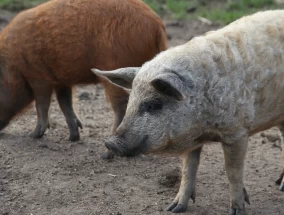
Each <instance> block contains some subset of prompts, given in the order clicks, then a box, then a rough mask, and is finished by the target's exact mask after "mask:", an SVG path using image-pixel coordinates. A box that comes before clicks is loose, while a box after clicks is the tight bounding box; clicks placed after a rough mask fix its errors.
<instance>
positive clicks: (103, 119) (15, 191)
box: [0, 12, 284, 215]
mask: <svg viewBox="0 0 284 215" xmlns="http://www.w3.org/2000/svg"><path fill="white" fill-rule="evenodd" d="M10 17H11V16H10V15H7V14H6V15H5V14H4V13H2V12H0V30H1V28H2V27H4V26H5V25H6V24H7V23H8V22H9V21H10ZM165 23H166V26H167V31H168V35H169V43H170V46H176V45H179V44H182V43H185V42H186V41H188V40H190V39H191V38H192V37H194V36H196V35H199V34H202V33H204V32H206V31H209V30H212V29H216V28H218V27H219V26H217V25H208V24H206V23H204V22H201V21H196V20H191V21H186V22H178V21H165ZM77 96H78V102H77V104H76V105H75V106H76V107H77V109H78V114H79V116H80V118H81V121H82V123H83V126H84V129H83V130H82V131H81V141H79V142H76V143H71V142H69V141H68V140H67V139H68V135H69V133H68V128H67V125H66V123H65V120H64V117H63V114H62V112H61V111H60V110H59V107H58V105H57V103H56V102H55V100H54V99H53V103H52V106H51V110H50V116H51V129H49V130H48V132H47V133H46V134H45V136H44V137H43V138H42V139H39V140H33V139H31V138H30V137H29V136H28V134H29V133H30V132H31V131H32V130H33V129H34V127H35V125H36V112H35V107H34V105H33V106H32V108H31V109H29V110H28V111H27V112H25V113H24V114H23V115H21V116H20V117H18V118H16V119H15V120H13V122H11V123H10V125H9V126H8V127H7V128H6V129H5V130H4V131H2V132H1V136H0V214H2V215H97V214H98V215H101V214H102V215H111V214H113V215H130V214H131V215H133V214H152V215H156V214H161V215H166V214H171V213H170V212H167V211H166V208H167V206H168V205H169V204H170V203H171V201H172V200H173V198H174V197H175V195H176V194H177V191H178V187H179V182H180V166H181V161H180V158H178V157H160V156H155V155H148V156H144V155H141V156H138V157H136V158H131V159H129V158H118V157H115V159H114V160H113V161H111V162H110V161H104V160H102V159H101V158H100V154H101V153H102V152H104V151H105V147H104V145H103V143H104V140H106V139H107V138H108V137H109V136H110V130H111V124H112V119H113V115H112V112H111V110H110V108H109V105H108V104H107V103H106V102H105V96H104V91H103V89H102V88H101V87H100V86H98V87H95V86H80V87H78V88H77ZM278 132H279V131H278V129H277V128H272V129H270V130H267V131H265V132H263V133H262V134H256V135H254V136H252V137H251V138H250V141H249V142H250V144H249V149H248V154H247V159H246V168H245V184H246V187H247V191H248V192H249V194H250V201H251V205H250V206H247V211H248V213H249V214H251V215H268V214H269V215H284V209H283V203H284V193H283V192H280V191H279V190H278V186H276V185H275V180H276V179H277V178H278V176H279V175H280V173H281V171H282V164H283V161H282V160H281V159H282V158H281V147H280V142H279V141H280V140H279V136H278V135H279V134H278ZM228 207H229V191H228V181H227V178H226V174H225V169H224V159H223V153H222V149H221V146H220V144H211V145H210V144H209V145H206V146H205V147H204V151H203V153H202V159H201V164H200V169H199V172H198V182H197V196H196V203H195V204H193V203H192V202H190V203H189V207H188V210H187V212H186V213H185V214H192V215H207V214H210V215H220V214H227V211H228Z"/></svg>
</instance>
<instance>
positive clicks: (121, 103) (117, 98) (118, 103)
mask: <svg viewBox="0 0 284 215" xmlns="http://www.w3.org/2000/svg"><path fill="white" fill-rule="evenodd" d="M103 85H104V88H105V93H106V97H107V100H108V101H109V102H110V103H111V107H112V109H113V111H114V121H113V126H112V134H114V133H115V132H116V129H117V128H118V126H119V125H120V123H121V121H122V119H123V117H124V115H125V111H126V107H127V102H128V97H129V94H128V93H127V92H126V91H125V90H123V89H121V88H119V87H117V86H115V85H113V84H111V83H109V82H103ZM113 157H114V154H113V153H112V152H111V151H109V150H108V151H107V152H105V153H103V154H102V155H101V158H102V159H105V160H109V159H112V158H113Z"/></svg>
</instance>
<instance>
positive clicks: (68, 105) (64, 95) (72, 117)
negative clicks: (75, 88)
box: [55, 86, 83, 141]
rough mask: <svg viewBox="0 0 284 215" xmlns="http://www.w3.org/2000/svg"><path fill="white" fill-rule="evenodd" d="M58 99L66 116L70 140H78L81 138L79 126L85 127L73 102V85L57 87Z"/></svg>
mask: <svg viewBox="0 0 284 215" xmlns="http://www.w3.org/2000/svg"><path fill="white" fill-rule="evenodd" d="M55 91H56V96H57V101H58V103H59V106H60V108H61V110H62V112H63V114H64V116H65V120H66V122H67V125H68V128H69V132H70V136H69V140H70V141H77V140H79V139H80V133H79V129H78V128H81V129H82V128H83V126H82V123H81V122H80V120H79V119H78V117H77V116H76V114H75V112H74V109H73V103H72V88H71V87H67V86H66V87H57V88H56V89H55Z"/></svg>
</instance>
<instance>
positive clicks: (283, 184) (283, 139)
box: [276, 123, 284, 192]
mask: <svg viewBox="0 0 284 215" xmlns="http://www.w3.org/2000/svg"><path fill="white" fill-rule="evenodd" d="M278 127H279V130H280V132H281V146H282V165H283V171H282V173H281V175H280V178H279V179H278V180H277V181H276V184H278V185H280V190H281V191H283V192H284V123H282V124H280V125H279V126H278Z"/></svg>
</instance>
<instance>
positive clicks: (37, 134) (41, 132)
mask: <svg viewBox="0 0 284 215" xmlns="http://www.w3.org/2000/svg"><path fill="white" fill-rule="evenodd" d="M45 130H46V129H39V128H38V127H37V128H36V129H35V130H34V131H33V132H32V133H31V134H30V137H31V138H33V139H39V138H41V137H42V136H43V135H44V132H45Z"/></svg>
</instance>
